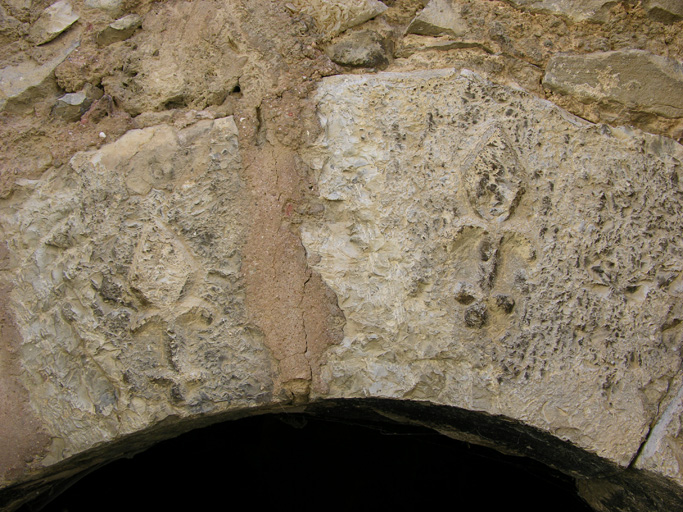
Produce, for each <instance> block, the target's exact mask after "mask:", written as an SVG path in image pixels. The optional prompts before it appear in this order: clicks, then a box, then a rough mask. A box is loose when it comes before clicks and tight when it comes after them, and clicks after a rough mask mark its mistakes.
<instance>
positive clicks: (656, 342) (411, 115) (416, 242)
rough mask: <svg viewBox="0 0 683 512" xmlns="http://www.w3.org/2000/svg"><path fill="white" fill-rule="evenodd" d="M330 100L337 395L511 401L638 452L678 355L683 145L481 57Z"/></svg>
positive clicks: (326, 268)
mask: <svg viewBox="0 0 683 512" xmlns="http://www.w3.org/2000/svg"><path fill="white" fill-rule="evenodd" d="M318 100H319V109H320V118H321V123H322V125H323V128H324V135H323V136H322V137H321V139H320V140H319V142H318V143H317V145H316V146H315V147H313V148H312V149H311V150H310V152H309V155H308V161H309V163H310V164H311V165H312V166H313V167H314V168H315V169H316V172H317V176H318V187H319V189H320V195H321V200H322V204H323V205H324V208H325V215H324V218H323V220H322V221H320V222H316V223H307V224H305V225H304V228H303V240H304V243H305V245H306V247H307V250H308V251H309V254H310V255H311V256H310V257H311V258H312V260H313V261H318V263H316V264H315V266H314V268H316V269H317V270H318V271H319V272H320V273H321V275H322V276H323V279H324V280H325V282H326V283H327V284H328V285H329V286H330V287H331V288H332V289H333V290H334V291H335V292H336V293H337V295H338V296H339V304H340V307H341V308H342V311H343V312H344V315H345V317H346V320H347V323H346V326H345V338H344V340H343V342H342V343H341V344H340V345H339V346H337V347H335V348H332V349H331V350H330V351H329V353H328V359H327V364H326V366H325V367H324V369H323V375H324V377H325V379H326V381H327V383H328V384H329V388H330V395H331V396H333V397H363V396H373V397H391V398H401V399H413V400H429V401H431V402H437V403H443V404H449V405H457V406H459V407H463V408H466V409H471V410H480V411H486V412H489V413H491V414H503V415H505V416H508V417H511V418H517V419H519V420H521V421H523V422H525V423H527V424H532V425H535V426H537V427H539V428H542V429H544V430H548V431H550V432H552V433H554V434H555V435H557V436H558V437H560V438H563V439H567V440H570V441H571V442H573V443H575V444H577V445H579V446H582V447H583V448H585V449H587V450H589V451H592V452H594V453H597V454H599V455H600V456H602V457H605V458H607V459H610V460H613V461H614V462H616V463H618V464H620V465H624V466H626V465H628V464H629V463H630V462H631V461H632V460H633V458H634V457H635V455H636V453H637V451H638V449H639V447H640V446H641V444H642V443H643V441H644V439H645V436H646V435H647V433H648V430H649V427H650V425H651V423H652V422H653V420H654V419H655V418H656V417H657V415H658V410H659V404H660V403H661V402H662V401H663V400H664V399H665V398H666V396H667V391H669V392H671V391H670V390H669V382H670V380H671V379H673V378H674V377H675V376H676V375H677V373H678V371H679V366H680V352H679V351H680V346H679V343H677V342H676V341H674V340H675V339H676V338H677V337H678V336H680V332H679V330H680V326H679V325H677V323H676V322H672V321H671V320H670V319H668V317H669V316H671V314H672V313H671V312H672V311H674V310H676V308H677V304H678V303H679V302H680V300H681V299H680V294H681V292H682V291H683V290H682V289H680V288H681V283H680V280H681V277H680V272H681V270H682V269H681V263H680V262H679V261H677V257H676V254H678V252H679V251H680V250H681V247H680V237H679V236H678V233H680V231H681V228H682V226H681V222H682V221H681V218H680V216H679V215H678V213H677V212H678V211H679V210H680V207H681V206H680V193H681V190H680V185H679V173H680V162H681V159H682V158H683V150H682V149H681V147H680V146H678V145H677V144H675V143H673V142H672V141H669V140H666V139H662V138H659V137H653V136H650V135H646V134H640V133H629V132H628V131H625V130H622V129H614V130H612V129H609V128H607V127H605V126H603V127H600V126H596V125H592V124H589V123H585V122H583V121H582V120H580V119H578V118H575V117H572V116H571V115H568V114H566V113H564V112H563V111H561V110H559V109H557V108H555V107H553V106H552V105H550V104H549V103H546V102H543V101H540V100H538V99H536V98H533V97H532V96H530V95H529V94H527V93H525V92H523V91H520V90H514V89H510V88H507V87H501V86H496V85H494V84H491V83H489V82H487V81H486V80H483V79H481V78H479V77H478V76H476V75H474V74H472V73H469V72H463V73H462V74H460V75H458V74H457V73H454V72H452V71H448V70H444V71H433V72H416V73H405V74H392V73H387V74H378V75H375V76H363V77H353V76H340V77H333V78H328V79H325V80H324V81H323V84H322V85H321V87H320V90H319V92H318ZM665 219H666V220H665ZM656 223H663V224H658V225H662V226H663V225H666V226H667V227H666V228H665V229H655V230H653V229H652V226H653V225H655V224H656ZM674 392H675V391H674Z"/></svg>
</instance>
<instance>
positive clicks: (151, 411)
mask: <svg viewBox="0 0 683 512" xmlns="http://www.w3.org/2000/svg"><path fill="white" fill-rule="evenodd" d="M242 180H243V177H242V174H241V161H240V155H239V152H238V145H237V129H236V126H235V123H234V121H233V119H232V117H228V118H219V119H215V120H206V121H199V122H198V123H196V124H194V125H192V126H190V127H188V128H185V129H180V130H179V129H174V128H172V127H170V126H166V125H159V126H155V127H152V128H147V129H144V130H133V131H131V132H128V133H127V134H126V135H124V136H123V137H122V138H121V139H119V140H118V141H116V142H114V143H112V144H109V145H106V146H104V147H102V148H101V149H100V150H96V151H90V152H83V153H78V154H76V155H75V156H74V157H73V159H72V160H71V164H70V165H69V167H68V168H61V169H53V170H51V171H49V172H47V173H46V175H45V176H44V178H42V179H41V180H37V181H24V182H23V183H22V184H21V188H20V189H19V190H17V191H16V192H15V193H14V194H13V195H12V196H11V198H9V199H7V200H5V201H3V202H2V204H0V223H1V224H0V225H1V226H2V234H3V238H4V239H5V240H7V241H8V246H9V258H10V261H11V265H12V266H13V267H14V268H15V272H14V276H13V280H12V282H11V284H12V286H13V290H12V302H13V305H14V308H15V311H16V312H17V326H18V329H19V331H20V333H21V335H22V337H23V343H22V345H21V349H20V356H21V360H22V364H23V367H24V374H23V375H22V379H23V381H24V384H25V385H26V388H27V389H30V394H31V406H32V407H33V409H34V411H35V414H36V415H37V417H38V418H39V419H40V420H41V422H42V423H43V424H44V425H45V428H46V430H47V433H48V434H49V436H50V437H51V439H52V441H51V446H50V450H49V453H48V455H47V456H46V457H45V458H44V459H43V460H42V461H40V464H42V465H49V464H51V463H54V462H57V461H60V460H62V459H64V458H66V457H69V456H71V455H74V454H77V453H79V452H81V451H83V450H86V449H88V448H90V447H92V446H94V445H97V444H100V443H102V442H105V441H108V440H112V439H116V438H118V437H119V436H121V435H123V434H125V433H130V432H135V431H138V430H140V429H142V428H145V427H146V426H149V425H153V424H155V423H156V422H158V421H159V420H161V419H162V418H164V417H166V416H169V415H177V416H181V417H182V416H188V415H195V416H197V415H201V414H204V413H210V412H218V411H221V410H225V409H228V408H230V407H234V406H242V407H244V406H251V405H255V404H258V403H261V402H262V401H264V400H267V399H269V397H270V389H269V386H270V385H271V384H272V376H271V359H270V356H269V355H268V353H267V351H266V350H265V348H264V346H263V343H262V340H261V335H260V334H259V332H258V330H257V329H255V328H253V326H250V324H249V323H248V321H247V319H246V315H245V308H244V290H243V286H244V285H243V280H242V277H241V275H240V265H241V245H242V243H243V237H244V236H245V235H244V229H245V227H244V222H243V212H244V208H245V201H246V195H245V193H244V185H243V183H242ZM20 233H21V235H19V234H20Z"/></svg>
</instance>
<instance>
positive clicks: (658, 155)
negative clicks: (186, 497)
mask: <svg viewBox="0 0 683 512" xmlns="http://www.w3.org/2000/svg"><path fill="white" fill-rule="evenodd" d="M522 4H524V5H522ZM532 4H533V5H532ZM48 5H49V3H48V2H31V1H30V0H0V90H1V91H2V92H1V93H0V103H1V104H2V105H0V231H2V235H3V236H2V239H0V329H1V330H2V332H1V334H2V336H0V340H1V343H0V395H1V396H0V475H1V476H0V487H1V488H0V508H3V509H5V508H7V509H8V510H13V509H16V507H17V506H18V505H19V504H21V503H22V502H24V501H26V500H27V499H29V497H34V496H36V494H37V493H38V492H41V491H42V492H52V490H53V488H54V489H57V488H58V486H59V485H61V484H62V483H63V482H62V479H64V478H68V477H70V476H72V475H74V474H76V473H77V472H79V471H82V470H86V469H87V468H92V467H94V466H97V465H98V464H100V463H105V462H107V461H110V460H112V459H113V458H117V457H121V456H127V455H131V454H133V453H135V452H137V451H139V450H142V449H145V448H146V447H148V446H150V445H151V444H153V443H154V442H156V441H158V440H161V439H163V438H167V437H169V436H173V435H177V434H179V433H180V432H182V431H184V430H187V429H190V428H196V427H199V426H202V425H205V424H207V423H209V422H215V421H222V420H227V419H232V418H236V417H240V416H243V415H246V414H254V413H261V412H270V411H293V410H297V411H302V410H304V409H305V410H306V411H307V412H311V413H313V414H318V413H320V414H323V415H324V414H327V412H329V411H328V407H329V408H335V407H338V408H339V410H340V411H342V412H343V414H342V416H343V415H344V414H346V413H347V412H349V410H350V408H353V407H356V406H358V407H359V408H365V409H366V410H367V411H373V412H372V414H375V415H377V414H382V415H384V416H386V417H391V418H393V419H394V420H396V421H401V422H404V423H416V424H419V425H423V426H426V427H429V428H433V429H436V430H437V431H438V432H441V433H444V434H445V435H449V436H451V437H454V438H456V439H461V440H464V441H467V442H471V443H476V444H481V445H485V446H489V447H493V448H495V449H498V450H501V451H503V452H506V453H514V454H517V455H522V456H527V457H532V458H534V459H536V460H538V461H541V462H542V463H543V464H546V465H549V466H551V467H554V468H556V469H559V470H560V471H563V472H564V473H565V474H567V475H570V476H571V477H572V478H574V479H576V482H577V488H578V489H579V492H580V493H581V495H582V496H583V497H585V498H586V499H587V500H588V501H589V502H590V503H591V505H592V506H593V507H594V508H595V510H599V511H609V512H613V511H619V512H624V511H628V512H652V511H660V510H661V511H666V512H669V511H671V510H680V509H682V508H683V482H682V479H681V465H680V463H679V460H680V458H681V453H683V447H682V445H681V435H680V423H681V407H682V406H681V395H680V389H681V385H682V383H683V376H682V375H681V371H680V352H679V351H680V345H681V338H682V337H681V329H682V327H681V326H682V325H683V314H682V313H681V310H680V304H681V295H682V294H683V288H682V285H681V270H682V268H681V267H682V266H683V262H682V261H683V260H682V257H681V254H682V253H683V252H682V251H681V245H680V244H681V243H680V240H679V238H680V236H679V233H680V232H681V226H680V223H681V220H680V210H681V204H680V201H681V190H680V184H679V182H680V172H681V164H680V160H681V154H680V153H681V146H680V145H677V144H676V142H675V141H676V140H678V141H683V117H676V116H680V113H679V110H680V105H677V104H676V101H677V100H678V98H680V96H681V95H680V92H678V91H680V89H677V87H678V88H679V87H680V79H679V78H677V77H679V76H680V66H679V64H678V63H679V62H681V61H683V29H682V28H683V26H682V25H681V23H683V22H682V21H680V20H679V21H676V19H675V16H674V17H672V16H671V13H675V8H676V5H677V4H676V3H669V2H663V1H656V2H655V1H654V0H653V1H648V2H633V1H624V2H571V3H570V2H546V1H541V2H521V1H520V2H516V5H513V2H508V1H502V0H492V1H487V2H479V1H471V0H451V1H450V2H437V1H435V0H434V1H432V2H431V3H430V2H428V1H426V0H391V1H389V0H386V1H384V2H377V1H370V0H353V1H338V0H316V1H315V2H308V1H303V0H291V1H289V0H288V1H284V2H283V1H280V0H201V1H195V2H190V1H186V0H169V1H165V2H154V1H151V0H135V1H125V2H123V1H118V0H116V1H111V0H85V1H84V2H80V1H79V2H77V3H72V5H73V7H74V10H75V11H76V12H78V14H79V15H80V16H81V17H80V18H79V20H78V22H77V23H75V24H73V25H71V26H70V27H69V28H68V29H66V30H65V31H64V32H62V33H61V35H60V36H59V37H56V38H55V39H53V40H52V41H50V42H48V43H46V44H41V45H36V44H34V42H32V41H31V39H30V37H29V31H30V29H31V26H34V27H35V26H36V21H37V20H38V19H39V18H40V17H41V15H42V14H43V13H44V11H45V8H46V7H48ZM439 5H441V6H442V7H444V9H447V10H445V11H443V12H444V13H446V14H449V13H450V14H452V15H453V16H454V18H451V19H456V20H459V21H458V22H457V23H456V24H455V25H453V27H454V29H453V30H452V32H448V31H447V30H446V32H445V33H444V34H443V35H427V36H425V35H419V34H413V33H408V32H409V27H410V26H411V24H412V23H413V21H414V20H415V19H416V18H420V17H424V16H425V15H426V14H425V13H428V12H429V11H430V9H434V8H435V6H439ZM539 6H540V7H541V8H540V9H539ZM656 6H660V7H659V9H660V10H659V11H658V10H657V8H655V7H656ZM425 7H427V9H425ZM662 9H663V10H666V13H664V11H662ZM658 13H659V14H658ZM663 13H664V15H663ZM667 13H668V14H667ZM131 15H136V16H139V17H140V19H141V22H142V25H141V27H140V28H139V29H137V30H135V31H134V32H133V33H132V34H130V35H129V34H126V36H128V35H129V37H127V38H126V39H123V40H120V41H118V42H116V43H114V44H109V45H107V46H101V45H100V44H98V34H102V33H107V32H108V31H109V29H108V27H109V26H110V25H112V22H114V21H115V20H116V19H117V18H123V19H124V20H129V19H131V18H130V17H129V16H131ZM447 18H448V17H447V16H441V17H440V18H439V19H436V20H435V19H432V22H433V24H434V26H436V25H438V26H439V27H442V26H443V25H446V23H445V20H446V19H447ZM594 21H601V22H604V23H594ZM446 28H447V27H446ZM456 29H457V30H456ZM34 30H35V28H34ZM435 30H436V29H435ZM438 30H440V29H438ZM438 30H437V31H438ZM454 33H457V34H458V35H454ZM64 55H67V56H66V57H64ZM597 55H602V56H605V55H620V56H621V57H620V59H621V60H620V61H619V62H620V64H619V66H621V67H619V66H616V65H612V64H610V63H609V62H607V64H605V62H604V61H602V62H603V65H602V67H600V65H598V64H596V63H595V62H593V59H594V58H596V56H597ZM610 58H613V57H610ZM571 59H575V60H573V61H572V69H571V71H572V73H574V72H575V73H574V75H572V74H569V73H567V74H566V76H564V77H560V78H561V79H562V80H563V81H565V82H566V84H565V85H566V87H567V90H566V91H564V90H560V89H554V88H551V87H550V86H549V83H550V81H551V80H550V77H551V75H553V73H555V74H557V75H558V76H559V75H560V73H559V71H558V69H559V67H558V65H557V64H558V62H567V61H568V60H571ZM581 60H583V61H585V62H579V61H581ZM607 60H609V59H607ZM617 60H619V59H617ZM335 61H336V62H335ZM340 64H341V65H340ZM342 65H343V66H346V69H345V70H344V71H343V72H344V73H353V74H354V76H350V77H335V78H329V79H325V80H323V83H322V85H321V86H320V87H319V85H320V81H321V79H323V77H326V76H330V75H335V74H337V75H338V74H340V73H342V70H343V68H342ZM610 65H611V66H612V68H611V69H610V68H609V66H610ZM55 66H56V67H55ZM581 66H583V67H584V68H585V67H586V66H593V68H592V69H593V74H592V75H591V74H588V75H587V76H586V78H585V80H584V83H583V84H579V83H576V82H572V80H575V78H576V76H578V75H579V74H580V73H579V72H578V71H576V70H578V69H583V68H582V67H581ZM352 68H356V69H352ZM360 68H364V69H360ZM378 68H381V69H385V70H386V71H388V72H391V73H393V74H379V75H377V74H375V73H376V70H377V69H378ZM443 69H447V70H448V71H435V70H443ZM463 69H472V70H474V71H476V73H477V74H479V75H481V76H482V77H484V78H485V79H488V80H489V81H490V82H487V81H486V80H484V79H482V78H478V77H475V76H474V75H473V74H472V73H470V72H465V73H464V74H462V75H461V74H459V73H460V71H461V70H463ZM565 71H566V70H565ZM635 71H637V73H635V75H634V72H635ZM396 72H401V74H396ZM546 73H547V74H548V77H549V79H548V80H547V83H546V84H543V83H542V82H543V76H544V74H546ZM553 76H554V75H553ZM596 77H597V78H596ZM594 80H597V82H596V83H594V82H593V81H594ZM492 83H495V84H498V85H492ZM586 84H593V85H591V86H590V87H589V86H587V85H586ZM655 84H656V85H655ZM667 87H668V88H669V90H668V92H667V94H668V98H666V99H664V100H662V99H661V96H662V94H661V90H665V89H666V88H667ZM587 88H588V89H590V90H589V94H586V95H583V96H582V94H584V93H585V91H586V89H587ZM522 89H524V90H526V92H524V91H523V90H522ZM316 90H318V91H320V94H319V95H318V96H316V94H315V91H316ZM577 91H580V92H581V93H579V92H577ZM80 92H85V94H86V100H85V101H83V102H82V103H79V102H80V100H81V99H83V97H82V95H81V94H79V93H80ZM92 93H94V95H93V94H92ZM65 94H71V95H74V96H66V98H65V100H67V102H68V103H69V105H63V106H64V107H66V110H65V111H64V112H63V114H64V115H62V114H61V113H60V110H59V109H56V107H55V103H56V102H57V103H60V102H59V101H58V100H59V98H60V97H64V96H65ZM629 94H630V95H631V96H629ZM90 98H92V99H93V102H92V104H91V105H90V106H89V107H88V108H87V111H85V112H83V110H84V109H85V108H86V107H87V103H88V102H89V101H90ZM74 100H76V101H74ZM550 101H552V102H553V103H554V104H555V105H553V104H552V103H550ZM61 103H64V102H61ZM556 105H557V106H560V107H563V108H565V109H567V110H568V111H570V112H572V113H574V114H576V115H578V116H580V117H581V118H583V119H587V120H589V121H593V122H600V123H607V124H606V125H593V124H590V123H589V122H585V121H583V120H581V119H578V118H575V117H573V116H572V115H571V114H569V113H567V112H566V111H562V110H560V109H558V108H557V107H556ZM316 109H317V112H318V113H317V112H316ZM648 109H650V110H648ZM318 114H319V115H320V119H321V120H322V124H323V126H322V127H321V125H320V123H319V122H318ZM671 115H673V116H674V117H668V116H671ZM233 121H234V124H233ZM622 125H630V126H635V127H637V128H639V129H642V130H644V131H645V132H649V133H650V134H655V135H648V134H643V133H641V132H639V131H638V130H635V129H633V128H631V127H625V128H619V126H622ZM321 130H323V131H322V134H323V136H322V137H321V138H319V136H320V134H321ZM657 135H664V136H667V137H671V138H661V137H658V136H657ZM316 140H318V142H317V143H316V142H315V141H316ZM238 147H239V151H237V148H238ZM302 233H303V236H302ZM302 238H303V240H302ZM321 273H322V276H321ZM328 284H329V286H328ZM334 397H337V398H334ZM339 397H343V398H339ZM347 397H357V398H347ZM372 397H377V398H372ZM387 397H389V398H387ZM350 404H351V405H350ZM353 404H355V405H353ZM438 404H441V405H438ZM330 410H331V409H330ZM323 411H327V412H323ZM380 411H381V412H380ZM626 466H628V467H626ZM625 467H626V468H625Z"/></svg>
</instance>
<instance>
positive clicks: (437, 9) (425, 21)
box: [407, 0, 467, 36]
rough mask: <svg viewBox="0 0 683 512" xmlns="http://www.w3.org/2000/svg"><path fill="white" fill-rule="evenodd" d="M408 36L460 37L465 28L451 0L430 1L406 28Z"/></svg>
mask: <svg viewBox="0 0 683 512" xmlns="http://www.w3.org/2000/svg"><path fill="white" fill-rule="evenodd" d="M407 32H408V33H409V34H420V35H425V36H441V35H451V36H462V35H464V34H465V33H466V32H467V26H466V25H465V22H464V21H463V19H462V18H461V16H460V13H459V12H458V10H457V9H456V6H454V5H453V2H452V0H430V2H429V3H428V4H427V6H426V7H425V8H424V9H423V10H422V11H421V12H420V13H419V14H418V15H417V16H416V17H415V19H414V20H413V21H412V22H411V23H410V26H408V31H407Z"/></svg>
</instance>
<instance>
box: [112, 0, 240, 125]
mask: <svg viewBox="0 0 683 512" xmlns="http://www.w3.org/2000/svg"><path fill="white" fill-rule="evenodd" d="M236 16H237V14H236V13H235V12H234V6H231V5H225V6H223V7H220V6H219V4H218V3H216V2H212V1H207V0H201V1H199V2H187V3H180V4H175V5H173V6H171V5H167V4H158V5H156V6H155V9H154V11H153V12H152V13H150V14H148V15H147V17H146V18H145V20H146V21H145V25H144V30H145V31H148V32H149V33H151V34H154V35H153V36H152V37H148V38H145V39H144V40H141V41H140V42H139V44H136V45H135V47H134V49H133V48H131V49H130V50H129V51H128V52H127V56H126V58H125V59H126V66H125V67H124V69H122V70H120V71H119V72H117V73H114V74H112V75H111V76H108V77H106V78H105V79H104V80H103V84H104V85H105V87H109V88H110V89H111V93H112V94H113V95H115V96H116V97H117V98H118V100H119V101H120V102H121V105H122V106H123V108H124V109H125V110H126V111H127V112H129V113H130V114H132V115H138V114H140V113H142V112H145V111H155V110H163V109H169V108H182V107H188V106H192V107H194V108H199V109H201V108H204V107H206V106H207V105H220V104H221V103H223V101H225V98H226V97H227V95H228V94H229V93H230V91H231V90H232V89H233V88H234V87H235V86H236V85H237V84H238V83H239V78H240V76H241V75H242V68H243V66H244V64H245V62H246V58H245V56H244V55H242V54H241V52H240V51H239V50H238V49H237V48H236V43H235V42H234V41H233V40H232V39H231V38H230V35H229V33H230V27H231V23H230V20H231V19H234V18H235V17H236ZM176 17H179V18H181V19H184V20H186V23H187V24H188V25H191V26H192V29H188V30H178V29H170V28H169V27H171V26H172V20H173V19H175V18H176ZM224 31H225V32H227V34H226V35H225V36H221V34H222V33H223V32H224ZM131 40H133V41H134V40H135V36H134V37H133V38H131ZM217 47H218V48H220V51H217V50H216V48H217ZM195 69H203V70H204V72H203V73H202V74H198V73H194V72H192V71H193V70H195Z"/></svg>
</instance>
